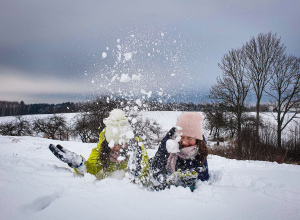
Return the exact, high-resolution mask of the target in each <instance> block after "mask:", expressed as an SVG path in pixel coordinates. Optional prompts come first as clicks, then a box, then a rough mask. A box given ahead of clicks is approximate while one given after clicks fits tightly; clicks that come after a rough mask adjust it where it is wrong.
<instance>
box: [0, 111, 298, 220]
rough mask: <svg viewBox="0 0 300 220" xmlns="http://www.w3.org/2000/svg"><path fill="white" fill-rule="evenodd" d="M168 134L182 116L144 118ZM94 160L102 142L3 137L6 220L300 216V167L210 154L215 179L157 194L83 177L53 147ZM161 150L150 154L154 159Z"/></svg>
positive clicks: (0, 159)
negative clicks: (93, 153) (92, 153)
mask: <svg viewBox="0 0 300 220" xmlns="http://www.w3.org/2000/svg"><path fill="white" fill-rule="evenodd" d="M145 114H149V115H148V116H149V117H152V118H157V121H159V122H161V123H162V124H163V127H164V129H166V128H169V127H171V126H173V125H174V123H175V122H176V117H177V115H178V114H179V113H178V112H174V113H171V112H162V113H153V112H152V113H151V112H150V113H145ZM50 143H53V144H58V143H60V144H62V145H63V146H65V147H66V148H68V149H69V150H71V151H74V152H76V153H78V154H81V155H82V156H84V157H85V158H87V157H88V156H89V154H90V151H91V149H92V148H93V147H95V146H96V144H84V143H80V142H75V141H63V142H62V141H54V140H49V139H43V138H37V137H8V136H0V220H27V219H29V220H31V219H32V220H33V219H36V220H40V219H43V220H50V219H51V220H52V219H72V220H76V219H89V220H93V219H151V220H153V219H172V220H173V219H256V220H257V219H300V209H299V207H300V185H299V183H300V166H297V165H287V164H277V163H270V162H261V161H236V160H230V159H225V158H222V157H219V156H213V155H209V157H208V165H209V172H210V175H211V179H210V181H209V182H206V183H202V182H200V183H198V184H197V187H196V190H195V191H194V192H191V191H190V190H189V189H186V188H182V187H177V188H176V187H172V188H171V189H167V190H164V191H159V192H156V191H151V190H148V189H145V188H143V187H141V186H137V185H135V184H132V183H130V182H129V181H128V180H127V179H123V180H118V179H112V178H107V179H104V180H101V181H98V180H96V179H95V177H94V176H92V175H89V174H86V175H85V176H84V177H79V176H76V175H75V174H74V173H73V171H72V170H71V169H70V168H69V167H68V166H67V165H66V164H64V163H62V162H60V161H59V160H57V158H56V157H55V156H53V155H52V153H51V152H50V151H49V150H48V145H49V144H50ZM154 153H155V150H149V155H150V157H151V156H153V155H154Z"/></svg>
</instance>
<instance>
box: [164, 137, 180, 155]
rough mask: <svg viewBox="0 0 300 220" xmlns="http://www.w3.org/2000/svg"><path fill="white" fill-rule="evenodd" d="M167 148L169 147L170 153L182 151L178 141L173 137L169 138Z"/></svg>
mask: <svg viewBox="0 0 300 220" xmlns="http://www.w3.org/2000/svg"><path fill="white" fill-rule="evenodd" d="M166 148H167V151H168V152H169V153H178V152H180V150H179V144H178V141H176V140H173V139H169V140H167V143H166Z"/></svg>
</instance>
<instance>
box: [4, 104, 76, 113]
mask: <svg viewBox="0 0 300 220" xmlns="http://www.w3.org/2000/svg"><path fill="white" fill-rule="evenodd" d="M79 110H80V105H79V104H78V103H73V102H65V103H61V104H46V103H40V104H25V103H24V102H23V101H21V102H9V101H0V116H15V115H32V114H55V113H71V112H78V111H79Z"/></svg>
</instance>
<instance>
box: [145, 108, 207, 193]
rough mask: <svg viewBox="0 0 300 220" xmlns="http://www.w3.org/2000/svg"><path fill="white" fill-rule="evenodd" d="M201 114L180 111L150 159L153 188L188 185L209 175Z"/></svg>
mask: <svg viewBox="0 0 300 220" xmlns="http://www.w3.org/2000/svg"><path fill="white" fill-rule="evenodd" d="M202 121H203V119H202V116H201V115H200V114H199V113H196V112H186V113H182V114H181V115H180V116H179V117H178V119H177V123H176V127H173V128H172V129H171V130H170V131H169V132H168V133H167V135H166V136H165V137H164V138H163V140H162V141H161V144H160V146H159V148H158V151H157V152H156V154H155V156H154V158H153V159H152V160H151V162H150V173H151V176H152V183H153V185H154V188H155V189H156V190H160V189H165V188H166V187H168V186H170V185H175V186H183V187H190V189H191V190H192V191H194V189H195V184H196V182H197V181H198V180H201V181H207V180H208V179H209V173H208V165H207V155H208V150H207V146H206V142H205V139H204V136H203V131H202Z"/></svg>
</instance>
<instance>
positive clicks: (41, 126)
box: [33, 115, 67, 140]
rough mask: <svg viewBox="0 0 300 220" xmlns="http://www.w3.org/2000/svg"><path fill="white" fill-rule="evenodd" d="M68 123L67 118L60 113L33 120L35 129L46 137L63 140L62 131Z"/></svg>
mask: <svg viewBox="0 0 300 220" xmlns="http://www.w3.org/2000/svg"><path fill="white" fill-rule="evenodd" d="M66 124H67V122H66V118H65V117H64V116H60V115H53V116H49V117H47V118H36V119H35V120H34V122H33V130H34V131H35V132H37V133H42V134H43V135H44V137H47V138H51V139H60V140H62V139H63V138H62V136H63V135H62V132H63V131H64V129H65V128H66Z"/></svg>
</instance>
